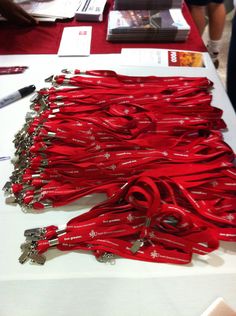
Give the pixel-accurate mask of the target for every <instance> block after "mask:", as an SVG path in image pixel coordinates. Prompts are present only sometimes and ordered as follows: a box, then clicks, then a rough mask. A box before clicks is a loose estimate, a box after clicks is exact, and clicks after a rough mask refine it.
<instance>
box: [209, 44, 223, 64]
mask: <svg viewBox="0 0 236 316" xmlns="http://www.w3.org/2000/svg"><path fill="white" fill-rule="evenodd" d="M207 49H208V52H209V54H210V56H211V60H212V62H213V64H214V66H215V68H216V69H218V68H219V64H220V62H219V52H213V51H211V49H209V46H207Z"/></svg>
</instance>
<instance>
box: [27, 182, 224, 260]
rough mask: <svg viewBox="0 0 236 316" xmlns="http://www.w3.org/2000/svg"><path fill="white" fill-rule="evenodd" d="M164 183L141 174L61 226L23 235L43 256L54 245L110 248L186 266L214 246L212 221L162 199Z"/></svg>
mask: <svg viewBox="0 0 236 316" xmlns="http://www.w3.org/2000/svg"><path fill="white" fill-rule="evenodd" d="M164 182H165V181H159V182H158V183H155V182H154V181H153V180H152V179H151V178H148V177H141V178H138V179H137V180H136V181H132V182H131V183H130V184H129V185H127V186H125V187H124V188H123V189H121V190H120V191H119V192H118V193H117V194H115V195H114V196H113V197H112V198H111V199H110V200H108V201H106V202H103V203H101V204H100V205H98V206H95V207H94V208H93V209H91V210H90V211H89V212H87V213H85V214H82V215H80V216H77V217H75V218H74V219H72V220H70V221H69V222H68V223H67V225H66V226H65V227H64V228H63V229H59V228H58V227H57V226H49V227H45V228H43V229H35V230H28V231H26V232H25V236H27V237H28V238H30V239H32V240H34V241H33V243H32V245H33V247H34V251H35V252H37V254H39V255H42V254H43V253H44V252H46V251H47V250H48V249H49V248H50V247H52V246H56V247H57V248H58V249H59V250H62V251H68V250H75V249H83V250H85V249H86V250H90V251H93V253H94V255H95V256H98V255H99V257H101V256H102V254H104V253H107V252H108V253H111V254H113V255H119V256H122V257H125V258H130V259H136V260H145V261H152V262H166V263H178V264H186V263H189V262H190V260H191V255H192V253H198V254H206V253H209V252H211V251H213V250H214V249H216V248H217V247H218V232H217V230H216V229H215V227H214V225H211V224H207V223H206V222H204V220H202V219H200V218H198V217H197V216H196V215H194V214H193V213H191V212H189V210H187V209H185V208H183V207H180V206H177V205H175V204H173V202H174V201H172V203H171V202H169V203H163V202H162V199H163V196H165V195H166V194H167V195H169V194H168V191H165V192H164V191H163V189H165V188H167V187H166V184H165V183H164ZM158 188H159V189H158ZM159 190H161V191H159ZM161 192H162V193H161ZM170 199H172V198H171V196H170ZM29 257H30V255H29Z"/></svg>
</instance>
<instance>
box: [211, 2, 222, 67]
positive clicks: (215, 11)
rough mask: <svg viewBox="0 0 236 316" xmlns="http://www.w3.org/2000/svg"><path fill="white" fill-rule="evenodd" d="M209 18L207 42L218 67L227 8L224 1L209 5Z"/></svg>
mask: <svg viewBox="0 0 236 316" xmlns="http://www.w3.org/2000/svg"><path fill="white" fill-rule="evenodd" d="M207 14H208V18H209V41H208V44H207V48H208V51H209V53H210V55H211V58H212V60H213V62H214V64H215V66H216V67H217V66H218V65H219V62H218V55H219V52H220V47H221V38H222V34H223V30H224V25H225V16H226V10H225V5H224V3H223V1H221V0H215V1H214V2H211V3H209V4H208V5H207Z"/></svg>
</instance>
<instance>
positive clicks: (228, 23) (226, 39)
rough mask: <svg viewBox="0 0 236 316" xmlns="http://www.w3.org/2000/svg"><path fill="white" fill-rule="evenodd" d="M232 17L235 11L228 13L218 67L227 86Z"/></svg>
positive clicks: (204, 36) (206, 30) (205, 39)
mask: <svg viewBox="0 0 236 316" xmlns="http://www.w3.org/2000/svg"><path fill="white" fill-rule="evenodd" d="M232 17H233V11H231V12H230V13H228V14H227V17H226V23H225V28H224V33H223V36H222V46H221V52H220V57H219V61H220V65H219V68H218V69H217V72H218V74H219V76H220V78H221V81H222V83H223V84H224V86H225V79H226V65H227V56H228V48H229V40H230V35H231V20H232ZM203 40H204V42H205V44H206V43H207V40H208V27H206V29H205V32H204V34H203Z"/></svg>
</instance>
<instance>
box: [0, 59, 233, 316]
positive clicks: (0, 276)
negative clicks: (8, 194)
mask: <svg viewBox="0 0 236 316" xmlns="http://www.w3.org/2000/svg"><path fill="white" fill-rule="evenodd" d="M205 58H206V59H207V61H208V62H207V65H208V66H207V67H206V68H178V67H176V68H172V69H170V68H158V67H155V66H153V67H141V66H140V67H127V66H125V67H124V66H122V60H121V59H120V57H119V55H91V56H90V57H87V58H84V57H80V58H59V57H57V56H56V55H35V56H34V55H27V56H15V55H12V56H0V65H1V66H7V65H8V66H9V65H28V66H29V69H27V70H26V71H25V73H23V74H18V75H4V76H0V97H1V96H4V95H6V94H8V93H10V92H13V91H14V90H17V89H20V88H22V87H24V86H27V85H30V84H35V85H36V87H37V89H40V88H42V87H44V86H45V85H46V84H45V83H44V79H45V78H46V77H48V76H50V75H52V74H58V73H59V72H60V70H61V69H63V68H69V69H74V68H83V69H113V70H116V71H118V72H120V73H124V74H130V75H185V76H207V77H208V78H209V79H211V80H213V82H214V91H213V104H214V105H216V106H218V107H220V108H222V109H223V110H224V119H225V121H226V123H227V125H228V129H229V131H228V132H226V133H224V137H225V140H226V141H227V142H228V143H229V144H230V145H231V147H232V148H233V149H234V150H236V140H235V139H236V138H235V130H236V117H235V114H234V111H233V109H232V107H231V105H230V103H229V100H228V98H227V95H226V93H225V91H224V88H223V86H222V84H221V82H220V80H219V78H218V76H217V74H216V71H215V69H214V67H213V65H212V64H211V62H210V61H209V60H208V58H209V57H208V54H205ZM29 99H30V97H26V98H24V99H21V100H19V101H17V102H15V103H12V104H11V105H9V106H7V107H5V108H2V109H0V129H1V134H0V135H1V142H0V156H1V157H3V156H5V157H7V156H12V155H13V153H14V146H13V144H12V140H13V138H14V134H15V133H16V132H17V131H18V130H19V129H20V128H21V127H22V125H23V123H24V122H25V114H26V112H27V111H28V110H29ZM0 168H1V177H0V186H1V187H3V185H4V184H5V182H6V181H7V180H8V179H9V176H10V175H11V172H12V170H13V166H12V165H11V163H10V160H5V161H0ZM99 198H100V197H99V196H97V197H95V198H94V197H91V196H90V197H86V198H83V199H81V200H80V202H79V203H77V204H75V205H73V206H67V207H65V208H61V209H54V210H50V211H45V212H42V211H41V212H39V213H38V214H34V213H24V212H23V211H22V210H21V208H20V207H19V206H12V205H6V204H5V197H4V194H3V192H1V193H0V205H1V208H0V220H1V222H0V225H1V229H0V240H1V243H0V316H15V315H16V316H51V315H57V316H64V315H88V316H91V315H96V316H100V315H101V316H102V315H108V316H118V315H119V316H121V315H125V316H143V315H145V316H154V315H158V316H159V315H160V316H199V315H200V314H201V313H202V312H203V311H204V310H205V309H206V308H207V307H208V306H209V305H210V304H211V303H212V302H213V301H214V300H215V299H216V298H217V297H219V296H222V297H223V298H224V299H225V300H226V302H227V303H228V304H230V305H231V306H232V307H233V308H235V309H236V244H233V243H222V244H221V247H220V248H219V249H218V250H217V251H215V252H213V253H211V254H209V255H207V256H194V259H193V261H192V263H191V264H189V265H187V266H177V265H169V264H154V263H146V262H139V261H132V260H126V259H122V258H121V259H117V260H116V263H115V264H114V265H111V264H103V263H98V262H97V261H96V259H95V258H94V257H93V256H91V255H90V254H81V253H79V252H71V253H60V252H58V251H56V250H52V251H49V252H48V254H47V261H46V263H45V265H44V266H38V265H34V264H29V263H26V264H24V265H21V264H19V262H18V257H19V255H20V253H21V251H20V244H21V243H22V242H23V241H24V236H23V232H24V230H25V229H27V228H32V227H40V226H46V225H50V224H58V225H60V224H64V223H66V222H67V221H68V220H69V219H71V218H73V217H74V216H76V215H77V214H79V213H82V212H84V211H85V210H87V209H89V208H90V206H92V205H93V204H94V203H95V202H96V200H98V199H99Z"/></svg>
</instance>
